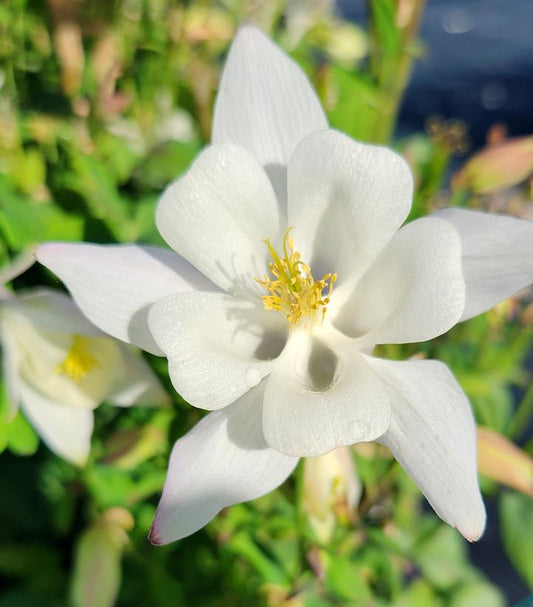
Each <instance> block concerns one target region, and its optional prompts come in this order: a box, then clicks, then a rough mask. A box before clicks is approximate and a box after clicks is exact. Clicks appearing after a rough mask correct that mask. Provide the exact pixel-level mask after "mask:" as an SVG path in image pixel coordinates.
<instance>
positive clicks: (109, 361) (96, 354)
mask: <svg viewBox="0 0 533 607" xmlns="http://www.w3.org/2000/svg"><path fill="white" fill-rule="evenodd" d="M65 299H67V301H68V298H65ZM36 303H37V304H38V303H43V302H42V301H40V298H39V297H35V298H28V299H27V300H26V299H21V300H17V299H12V300H9V302H6V304H5V305H4V306H3V310H2V315H3V324H4V326H5V327H7V329H8V331H9V333H10V334H11V336H12V338H13V341H14V344H15V348H16V351H17V357H18V360H17V373H18V374H19V375H20V377H21V379H23V380H24V381H25V382H26V383H27V384H28V385H29V386H32V387H33V388H34V389H36V390H37V391H38V392H39V393H40V394H42V395H43V396H45V397H47V398H49V399H50V400H52V401H53V402H57V403H59V404H64V405H67V406H73V407H81V408H85V409H93V408H94V407H96V406H98V405H99V404H100V403H101V402H102V400H103V399H104V397H105V395H106V394H107V393H108V391H109V389H110V386H111V385H112V384H113V383H114V382H115V380H116V379H117V378H118V377H120V376H121V375H122V374H123V373H124V372H125V369H124V363H123V360H122V357H121V353H120V344H119V342H118V341H116V340H114V339H112V338H110V337H108V336H106V335H103V334H102V333H101V332H100V331H98V330H97V329H96V328H95V327H93V326H92V325H90V323H89V322H88V321H87V320H86V319H84V318H83V317H82V314H81V312H79V311H78V310H77V309H75V311H76V314H77V315H78V316H79V320H81V323H80V328H81V329H83V328H85V325H88V327H89V329H90V330H91V331H93V332H96V335H94V334H90V335H83V334H81V335H80V334H73V333H70V332H64V331H60V330H59V329H60V326H61V323H60V322H59V319H58V318H54V317H53V316H54V315H53V313H52V310H46V312H47V314H45V313H44V311H45V310H44V308H43V307H39V306H38V305H33V304H36ZM30 304H31V305H30ZM68 311H69V308H68V307H65V308H64V309H63V308H61V307H59V308H58V310H57V313H58V314H59V315H61V313H62V312H65V325H66V327H67V328H68V329H69V330H70V329H72V328H73V326H74V325H75V320H76V316H74V315H73V316H72V318H69V317H68V314H67V313H66V312H68ZM41 320H43V321H44V323H43V324H44V326H42V325H41V324H40V323H39V322H36V321H41ZM51 327H53V328H51ZM54 329H55V330H54ZM80 361H81V362H80ZM72 364H74V365H75V366H79V365H81V367H82V368H81V375H80V376H79V377H75V376H73V375H72V373H73V371H72V367H71V371H70V372H69V371H68V370H67V367H66V366H65V365H70V366H71V365H72Z"/></svg>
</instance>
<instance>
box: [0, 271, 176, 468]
mask: <svg viewBox="0 0 533 607" xmlns="http://www.w3.org/2000/svg"><path fill="white" fill-rule="evenodd" d="M11 277H13V276H11ZM0 342H1V346H2V356H3V363H4V377H5V381H6V385H7V392H8V398H9V404H10V407H11V411H10V413H11V415H13V414H14V413H15V412H16V410H17V408H18V406H19V405H20V407H21V409H22V411H23V413H24V415H25V416H26V417H27V418H28V420H29V421H30V423H31V424H32V425H33V426H34V428H35V430H36V431H37V432H38V433H39V435H40V436H41V438H42V439H43V440H44V442H45V443H46V444H47V445H48V446H49V447H50V449H51V450H52V451H54V452H55V453H57V454H58V455H59V456H61V457H63V458H64V459H66V460H69V461H70V462H72V463H75V464H77V465H83V464H84V463H85V461H86V460H87V457H88V455H89V451H90V446H91V445H90V442H91V434H92V429H93V409H95V408H96V407H97V406H98V405H99V404H100V403H101V402H102V401H104V400H105V401H108V402H111V403H113V404H115V405H118V406H129V405H133V404H140V405H163V404H167V403H168V395H167V394H166V393H165V392H164V390H163V388H162V387H161V385H160V383H159V381H158V379H157V378H156V377H155V375H154V374H153V372H152V370H151V369H150V367H149V366H148V365H147V364H146V363H145V362H144V360H143V359H142V358H141V357H140V356H139V353H138V352H135V351H134V350H133V348H132V347H131V346H129V345H127V344H124V343H121V342H119V341H117V340H115V339H112V338H111V337H109V336H108V335H105V334H104V333H102V332H101V331H100V330H99V329H97V328H96V327H95V326H94V325H92V324H91V323H90V322H89V321H88V320H87V319H86V318H85V316H83V314H82V313H81V312H80V311H79V309H78V308H77V307H76V305H75V304H74V302H73V301H72V300H71V299H70V298H69V297H67V296H66V295H63V294H62V293H60V292H58V291H53V290H51V289H36V290H33V291H31V292H27V293H26V294H24V295H21V296H19V297H15V296H9V294H8V292H7V291H5V290H3V293H2V297H0Z"/></svg>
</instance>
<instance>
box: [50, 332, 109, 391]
mask: <svg viewBox="0 0 533 607" xmlns="http://www.w3.org/2000/svg"><path fill="white" fill-rule="evenodd" d="M90 343H91V341H90V338H89V337H85V336H83V335H74V339H73V341H72V346H70V349H69V351H68V352H67V355H66V356H65V358H64V359H63V361H62V362H61V363H59V364H58V365H57V366H56V368H55V372H56V373H58V374H59V375H66V376H67V377H70V379H72V380H73V381H75V382H76V383H77V382H79V381H81V380H82V379H83V378H84V377H85V376H86V375H87V373H89V372H90V371H91V370H92V369H94V368H95V367H98V366H99V365H98V361H97V360H96V358H95V357H94V356H93V355H92V354H91V353H90V352H89V346H90Z"/></svg>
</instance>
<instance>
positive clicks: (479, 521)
mask: <svg viewBox="0 0 533 607" xmlns="http://www.w3.org/2000/svg"><path fill="white" fill-rule="evenodd" d="M367 360H368V361H369V362H370V363H371V365H372V367H373V368H374V369H375V370H376V372H378V373H379V374H380V375H381V377H382V378H383V380H384V381H385V382H387V384H388V385H389V387H390V391H391V404H392V423H391V426H390V428H389V429H388V430H387V432H386V433H385V434H384V435H383V437H382V438H381V440H380V442H383V443H384V444H385V445H387V447H389V449H390V450H391V451H392V453H393V454H394V456H395V457H396V459H397V460H398V461H399V462H400V464H401V465H402V466H403V467H404V468H405V470H406V471H407V472H408V474H409V475H410V476H411V478H412V479H413V480H414V481H415V483H416V484H417V485H418V486H419V487H420V490H421V491H422V492H423V493H424V495H425V496H426V497H427V499H428V501H429V503H430V504H431V506H432V507H433V509H434V510H435V512H436V513H437V514H438V515H439V516H440V517H441V518H442V519H443V520H444V521H446V522H447V523H449V524H450V525H452V526H453V527H456V528H457V529H458V530H459V531H460V532H461V533H462V534H463V535H464V536H465V537H466V538H467V539H469V540H470V541H473V540H476V539H478V538H479V537H480V536H481V534H482V533H483V530H484V528H485V519H486V516H485V508H484V506H483V501H482V499H481V494H480V492H479V486H478V481H477V465H476V426H475V423H474V418H473V416H472V411H471V409H470V405H469V403H468V400H467V398H466V396H465V395H464V393H463V391H462V390H461V388H460V386H459V385H458V383H457V381H456V380H455V378H454V377H453V375H452V373H451V372H450V370H449V369H448V368H447V367H446V366H445V365H443V364H442V363H440V362H437V361H433V360H426V361H407V362H392V361H384V360H379V359H375V358H374V359H372V358H370V357H367Z"/></svg>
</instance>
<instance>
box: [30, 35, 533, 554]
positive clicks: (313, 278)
mask: <svg viewBox="0 0 533 607" xmlns="http://www.w3.org/2000/svg"><path fill="white" fill-rule="evenodd" d="M411 195H412V177H411V173H410V171H409V168H408V167H407V165H406V163H405V162H404V161H403V160H402V158H401V157H400V156H398V155H396V154H395V153H393V152H391V151H390V150H387V149H385V148H381V147H374V146H370V145H363V144H361V143H358V142H356V141H353V140H351V139H350V138H349V137H347V136H345V135H343V134H341V133H339V132H336V131H334V130H330V129H328V125H327V122H326V118H325V116H324V114H323V111H322V109H321V108H320V105H319V102H318V100H317V98H316V96H315V94H314V93H313V91H312V89H311V87H310V85H309V83H308V81H307V79H306V77H305V76H304V74H303V73H302V72H301V71H300V69H299V68H298V67H297V66H296V65H295V64H294V63H293V62H292V61H291V60H290V59H289V58H288V57H287V56H285V55H284V54H283V53H282V52H281V51H279V50H278V49H277V48H276V47H275V46H274V45H273V44H272V43H271V42H270V41H269V40H268V39H267V38H265V37H264V36H263V35H262V34H261V33H260V32H258V31H257V30H255V29H253V28H249V27H246V28H243V29H241V30H240V32H239V34H238V35H237V38H236V40H235V42H234V43H233V46H232V49H231V51H230V54H229V57H228V61H227V64H226V67H225V70H224V74H223V77H222V82H221V84H220V89H219V93H218V98H217V102H216V107H215V117H214V124H213V144H212V145H211V146H210V147H209V148H207V149H206V150H205V151H203V152H202V153H201V154H200V155H199V156H198V158H197V159H196V160H195V162H194V163H193V165H192V167H191V168H190V170H189V171H188V172H187V173H186V174H185V175H184V176H183V177H182V178H180V179H179V180H178V181H177V182H175V183H174V184H173V185H171V186H170V187H169V188H168V190H167V191H166V192H165V194H164V195H163V197H162V199H161V201H160V203H159V207H158V210H157V225H158V227H159V230H160V232H161V234H162V235H163V237H164V238H165V240H166V241H167V242H168V244H169V245H170V246H171V247H172V249H174V251H175V253H174V252H171V251H168V250H163V249H157V248H153V247H140V246H136V245H118V246H117V245H115V246H97V245H88V244H78V245H76V244H66V243H64V244H62V243H48V244H44V245H42V246H41V247H40V248H39V250H38V259H39V260H40V261H41V262H42V263H44V264H45V265H47V266H48V267H49V268H50V269H52V270H53V271H54V272H55V273H56V274H57V275H58V276H59V277H60V278H61V279H62V280H63V281H64V282H65V283H66V285H67V286H68V288H69V289H70V291H71V293H72V295H73V296H74V298H75V299H76V301H77V302H78V304H79V306H80V307H81V308H82V310H83V311H84V312H85V314H87V316H88V317H89V318H90V319H91V321H92V322H94V323H95V324H96V325H97V326H99V327H100V328H101V329H103V330H104V331H107V332H108V333H110V334H111V335H113V336H115V337H118V338H120V339H123V340H125V341H129V342H131V343H134V344H136V345H138V346H141V347H143V348H145V349H146V350H148V351H150V352H152V353H155V354H160V355H162V354H164V355H166V356H167V357H168V359H169V371H170V376H171V379H172V382H173V384H174V386H175V388H176V390H177V391H178V392H179V393H180V394H181V395H182V396H183V397H185V398H186V399H187V400H188V401H189V402H190V403H191V404H192V405H195V406H197V407H200V408H203V409H208V410H213V412H212V413H210V414H209V415H207V416H206V417H205V418H204V419H202V421H200V423H198V424H197V425H196V426H195V427H194V428H193V429H192V430H191V431H190V432H189V433H188V434H187V435H186V436H184V437H183V438H181V439H180V440H179V441H178V442H177V443H176V445H175V447H174V450H173V453H172V457H171V460H170V467H169V472H168V477H167V481H166V484H165V487H164V490H163V496H162V499H161V503H160V505H159V509H158V512H157V516H156V520H155V523H154V526H153V529H152V532H151V536H150V537H151V540H152V541H153V542H154V543H157V544H163V543H167V542H170V541H173V540H176V539H178V538H181V537H185V536H187V535H189V534H191V533H193V532H194V531H196V530H197V529H199V528H200V527H202V526H203V525H205V524H206V523H207V522H208V521H209V520H211V519H212V518H213V517H214V516H215V515H216V513H217V512H218V511H219V510H220V509H221V508H222V507H224V506H228V505H231V504H234V503H237V502H240V501H244V500H249V499H252V498H255V497H258V496H260V495H263V494H265V493H267V492H268V491H270V490H272V489H274V488H275V487H277V486H278V485H279V484H280V483H281V482H283V480H284V479H285V478H286V477H287V476H288V475H289V474H290V473H291V471H292V470H293V469H294V467H295V465H296V463H297V461H298V458H299V457H303V456H316V455H320V454H324V453H327V452H329V451H331V450H332V449H334V448H335V447H338V446H340V445H350V444H352V443H356V442H359V441H372V440H379V441H381V442H382V443H384V444H385V445H387V446H388V447H389V448H390V449H391V450H392V452H393V453H394V455H395V456H396V458H397V459H398V460H399V461H400V463H401V464H402V465H403V466H404V468H405V469H406V470H407V472H408V473H409V474H410V475H411V476H412V478H413V479H414V480H415V481H416V482H417V484H418V486H419V487H420V489H421V490H422V491H423V492H424V494H425V495H426V497H427V498H428V500H429V501H430V503H431V504H432V506H433V508H434V509H435V510H436V512H437V513H438V514H439V516H441V517H442V518H443V519H444V520H445V521H446V522H448V523H449V524H451V525H453V526H455V527H457V528H458V529H459V531H460V532H461V533H462V534H463V535H464V536H466V537H467V538H468V539H470V540H474V539H476V538H478V537H479V536H480V535H481V533H482V531H483V528H484V525H485V511H484V507H483V502H482V500H481V496H480V493H479V488H478V483H477V475H476V440H475V424H474V420H473V417H472V413H471V410H470V406H469V404H468V401H467V399H466V397H465V395H464V394H463V392H462V390H461V389H460V387H459V385H458V384H457V382H456V381H455V379H454V378H453V376H452V374H451V373H450V371H449V370H448V368H447V367H446V366H445V365H443V364H442V363H440V362H437V361H418V360H417V361H406V362H390V361H386V360H380V359H378V358H375V357H373V356H372V355H371V352H372V351H373V349H374V346H376V345H377V344H387V343H406V342H416V341H423V340H428V339H431V338H433V337H436V336H437V335H441V334H442V333H444V332H445V331H447V330H448V329H450V328H451V327H452V326H453V325H455V324H456V323H457V322H459V321H461V320H465V319H467V318H470V317H471V316H474V315H476V314H479V313H481V312H483V311H484V310H487V309H488V308H490V307H491V306H492V305H494V304H495V303H496V302H498V301H500V300H501V299H503V298H505V297H508V296H509V295H511V294H513V293H514V292H515V291H517V290H518V289H520V288H522V287H524V286H526V285H527V284H529V283H530V282H531V281H532V279H533V255H532V253H533V225H532V224H530V223H527V222H524V221H519V220H516V219H511V218H507V217H495V216H489V215H486V214H483V213H474V212H470V211H464V210H457V209H454V210H448V211H444V212H442V213H441V214H440V215H437V216H433V217H429V218H424V219H420V220H417V221H414V222H412V223H410V224H408V225H406V226H404V227H401V226H402V224H403V222H404V221H405V219H406V217H407V214H408V212H409V208H410V204H411Z"/></svg>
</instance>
